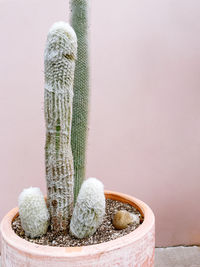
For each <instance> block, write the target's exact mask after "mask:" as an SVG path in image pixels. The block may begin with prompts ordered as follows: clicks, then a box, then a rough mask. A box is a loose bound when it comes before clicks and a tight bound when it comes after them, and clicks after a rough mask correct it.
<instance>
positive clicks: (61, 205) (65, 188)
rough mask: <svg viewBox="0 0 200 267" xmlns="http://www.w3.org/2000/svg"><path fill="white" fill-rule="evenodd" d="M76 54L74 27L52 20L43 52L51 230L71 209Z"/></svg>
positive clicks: (60, 227)
mask: <svg viewBox="0 0 200 267" xmlns="http://www.w3.org/2000/svg"><path fill="white" fill-rule="evenodd" d="M76 54H77V38H76V34H75V32H74V30H73V29H72V28H71V26H69V24H67V23H64V22H57V23H55V24H54V25H53V26H52V27H51V29H50V31H49V33H48V37H47V42H46V48H45V55H44V67H45V89H44V110H45V111H44V112H45V122H46V145H45V165H46V180H47V195H48V197H47V206H48V209H49V213H50V219H51V229H52V230H55V231H62V230H65V229H66V228H67V225H68V224H69V219H70V216H71V214H72V209H73V200H74V196H73V183H74V178H73V176H74V167H73V156H72V151H71V123H72V100H73V80H74V69H75V59H76Z"/></svg>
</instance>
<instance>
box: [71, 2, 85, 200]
mask: <svg viewBox="0 0 200 267" xmlns="http://www.w3.org/2000/svg"><path fill="white" fill-rule="evenodd" d="M70 6H71V11H72V12H71V18H70V20H71V25H72V27H73V29H74V30H75V32H76V35H77V41H78V51H77V61H76V68H75V74H74V99H73V119H72V138H71V144H72V154H73V158H74V200H75V201H76V198H77V196H78V193H79V190H80V187H81V184H82V182H83V180H84V179H85V164H86V162H85V161H86V144H87V131H88V125H87V124H88V97H89V66H88V64H89V59H88V0H70Z"/></svg>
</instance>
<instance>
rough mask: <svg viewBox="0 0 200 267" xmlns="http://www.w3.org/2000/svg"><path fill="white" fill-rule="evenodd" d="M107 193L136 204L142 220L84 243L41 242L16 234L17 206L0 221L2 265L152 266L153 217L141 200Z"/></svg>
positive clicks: (49, 266) (30, 266)
mask: <svg viewBox="0 0 200 267" xmlns="http://www.w3.org/2000/svg"><path fill="white" fill-rule="evenodd" d="M106 197H107V198H110V199H113V200H119V201H122V202H126V203H129V204H131V205H134V206H135V207H136V208H138V209H139V210H140V211H141V213H142V215H143V217H144V221H143V223H142V224H141V225H140V226H139V227H138V228H137V229H136V230H134V231H133V232H131V233H129V234H128V235H125V236H123V237H121V238H117V239H115V240H112V241H109V242H105V243H102V244H98V245H92V246H85V247H50V246H41V245H37V244H34V243H31V242H27V241H26V240H24V239H22V238H20V237H18V236H17V235H16V234H15V233H14V231H13V230H12V228H11V221H12V220H13V218H14V217H16V214H17V213H18V209H17V208H15V209H12V210H11V211H10V212H9V213H8V214H6V216H5V217H4V218H3V220H2V223H1V225H0V231H1V233H2V240H1V241H2V254H1V262H2V267H22V266H29V267H43V266H48V267H55V266H56V267H64V266H67V267H96V266H98V267H105V266H106V267H117V266H118V267H153V266H154V248H155V218H154V214H153V212H152V211H151V209H150V208H149V207H148V205H146V204H145V203H143V202H142V201H140V200H138V199H135V198H133V197H131V196H128V195H124V194H121V193H120V194H119V193H116V192H110V191H109V192H106Z"/></svg>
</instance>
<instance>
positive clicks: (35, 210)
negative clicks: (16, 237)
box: [18, 187, 49, 238]
mask: <svg viewBox="0 0 200 267" xmlns="http://www.w3.org/2000/svg"><path fill="white" fill-rule="evenodd" d="M18 205H19V216H20V219H21V224H22V228H23V229H24V231H25V234H26V236H30V237H31V238H34V237H38V236H42V235H44V234H46V232H47V228H48V225H49V213H48V210H47V206H46V203H45V200H44V196H43V194H42V192H41V191H40V189H39V188H38V187H30V188H27V189H24V190H23V191H22V192H21V194H20V195H19V198H18Z"/></svg>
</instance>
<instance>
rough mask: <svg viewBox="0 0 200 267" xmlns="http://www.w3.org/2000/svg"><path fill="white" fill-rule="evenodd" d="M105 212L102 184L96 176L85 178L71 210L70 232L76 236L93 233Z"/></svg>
mask: <svg viewBox="0 0 200 267" xmlns="http://www.w3.org/2000/svg"><path fill="white" fill-rule="evenodd" d="M104 214H105V196H104V186H103V184H102V183H101V182H100V181H99V180H97V179H96V178H89V179H87V180H86V181H85V182H84V183H83V184H82V186H81V189H80V192H79V194H78V198H77V201H76V205H75V208H74V211H73V215H72V219H71V223H70V233H71V234H72V235H73V236H75V237H76V238H85V237H89V236H91V235H93V234H94V233H95V232H96V230H97V228H98V227H99V226H100V224H101V223H102V221H103V216H104Z"/></svg>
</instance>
